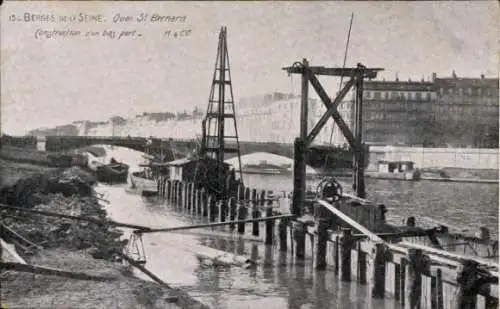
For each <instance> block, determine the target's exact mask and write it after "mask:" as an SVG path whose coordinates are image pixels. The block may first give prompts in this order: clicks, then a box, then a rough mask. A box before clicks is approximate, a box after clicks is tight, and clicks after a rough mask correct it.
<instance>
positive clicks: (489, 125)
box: [363, 72, 499, 148]
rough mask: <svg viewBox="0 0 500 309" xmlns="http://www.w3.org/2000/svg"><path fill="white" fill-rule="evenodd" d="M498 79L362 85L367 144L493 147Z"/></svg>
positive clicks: (439, 79)
mask: <svg viewBox="0 0 500 309" xmlns="http://www.w3.org/2000/svg"><path fill="white" fill-rule="evenodd" d="M498 91H499V88H498V78H485V77H484V75H483V76H481V77H480V78H459V77H457V76H456V74H455V72H453V74H452V77H449V78H438V77H437V75H436V74H433V78H432V81H431V82H425V81H420V82H414V81H399V80H397V79H396V81H367V82H365V83H364V95H363V96H364V105H363V118H364V122H363V126H364V128H363V131H364V138H365V141H367V142H370V143H380V144H391V145H407V146H417V145H418V146H421V145H423V146H455V147H484V148H497V147H498V120H499V118H498V117H499V101H498Z"/></svg>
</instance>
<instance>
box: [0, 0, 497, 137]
mask: <svg viewBox="0 0 500 309" xmlns="http://www.w3.org/2000/svg"><path fill="white" fill-rule="evenodd" d="M498 12H499V10H498V4H497V2H496V1H476V2H466V1H460V2H451V1H441V2H439V1H425V2H335V1H329V2H320V1H318V2H308V3H306V2H108V1H106V3H102V2H86V1H85V2H83V1H82V2H52V3H48V2H42V1H36V2H10V1H7V2H6V3H4V4H3V5H2V7H1V19H0V21H1V24H0V29H1V33H0V34H1V36H0V49H1V55H0V61H1V62H0V65H1V81H0V83H1V84H0V86H1V88H0V91H1V92H0V99H1V101H0V102H1V116H0V117H1V118H0V119H1V128H2V132H3V133H6V134H14V135H21V134H25V133H26V132H27V131H28V130H31V129H34V128H40V127H54V126H56V125H62V124H67V123H71V122H73V121H76V120H96V121H98V120H107V119H109V117H111V116H114V115H120V116H122V117H134V116H135V115H136V114H141V113H143V112H166V111H173V112H176V111H183V110H188V111H191V110H192V109H193V108H194V107H195V106H198V107H202V108H203V109H205V108H206V106H207V104H208V96H209V93H210V87H211V81H212V76H213V70H214V65H215V56H216V50H217V43H218V42H217V40H218V39H217V36H218V33H219V30H220V27H221V26H227V36H228V49H229V57H230V65H231V75H232V82H233V91H234V97H235V101H236V103H237V102H238V100H239V99H241V98H245V97H251V96H254V95H259V94H265V93H269V92H275V91H279V92H287V93H289V92H293V93H295V94H298V93H299V91H300V76H298V75H295V76H291V77H290V76H288V74H287V73H286V72H284V71H282V70H281V68H282V67H284V66H289V65H291V64H292V63H294V62H296V61H300V60H301V59H302V58H307V59H308V61H309V63H310V64H311V65H318V66H339V67H341V66H342V62H343V58H344V50H345V44H346V39H347V32H348V28H349V21H350V18H351V14H352V13H353V14H354V20H353V26H352V32H351V39H350V45H349V52H348V55H347V66H355V65H356V63H358V62H361V63H363V64H364V65H366V66H368V67H382V68H384V69H385V70H384V71H383V72H382V73H380V74H379V77H378V78H379V79H382V78H384V79H386V80H394V79H395V77H396V75H397V76H398V77H399V79H400V80H406V79H409V78H411V79H412V80H420V79H422V78H424V79H426V80H430V78H431V76H432V73H433V72H436V73H437V75H438V76H441V77H443V76H446V77H448V76H451V74H452V71H453V70H455V72H456V74H457V75H458V76H459V77H460V76H467V77H479V76H480V75H481V74H485V75H486V76H490V77H498V55H499V54H498V26H499V24H498V21H499V19H498V17H499V16H498V14H499V13H498ZM25 13H33V14H54V15H56V17H58V16H60V15H73V14H79V13H86V14H89V15H90V14H96V15H97V14H102V15H103V16H104V19H105V21H104V22H101V23H78V22H76V23H69V22H66V23H64V22H57V23H50V22H25V21H24V20H23V18H24V14H25ZM141 13H144V14H149V17H150V16H151V15H153V14H155V13H156V14H159V15H177V16H186V19H185V21H184V22H183V23H176V24H169V23H161V22H151V21H149V22H144V23H139V22H137V21H135V18H137V17H139V16H140V14H141ZM116 14H120V15H121V16H133V17H134V21H133V22H119V23H114V22H113V18H114V17H115V16H116ZM12 15H15V16H16V18H18V19H21V21H10V20H9V17H11V16H12ZM51 29H56V30H64V29H71V30H80V31H82V34H83V33H86V32H87V31H93V32H98V33H99V34H100V35H101V34H102V32H103V31H104V30H106V31H110V30H112V31H115V32H118V33H120V32H121V31H124V30H125V31H134V30H135V31H137V32H136V33H141V35H142V36H141V37H130V36H129V37H122V38H120V39H117V38H116V37H115V38H114V39H110V38H106V37H85V36H84V35H83V36H81V37H57V38H54V37H53V38H51V39H47V38H40V37H38V38H37V37H36V35H35V34H36V33H40V32H39V30H51ZM184 29H190V30H191V34H190V35H189V36H187V37H183V38H177V39H173V38H168V37H166V36H164V33H165V32H166V31H168V30H170V31H175V30H184ZM320 80H321V81H322V82H323V83H324V86H325V88H326V89H327V90H328V91H329V92H330V93H331V94H332V95H333V94H334V92H335V91H337V90H338V82H339V81H338V80H337V79H335V78H332V77H328V78H320ZM312 92H313V91H312V90H311V91H310V93H312ZM312 96H313V97H314V95H312Z"/></svg>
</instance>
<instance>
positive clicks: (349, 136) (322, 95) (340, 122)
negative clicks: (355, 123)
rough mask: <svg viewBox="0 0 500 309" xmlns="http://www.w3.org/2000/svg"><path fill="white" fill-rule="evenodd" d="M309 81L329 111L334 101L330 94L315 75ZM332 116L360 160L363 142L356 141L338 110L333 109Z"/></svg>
mask: <svg viewBox="0 0 500 309" xmlns="http://www.w3.org/2000/svg"><path fill="white" fill-rule="evenodd" d="M309 81H310V82H311V85H312V86H313V88H314V90H316V93H317V94H318V96H319V97H320V98H321V100H322V101H323V104H324V105H325V107H326V108H328V109H329V108H330V106H332V101H331V100H330V98H329V97H328V94H327V93H326V91H325V89H323V87H322V86H321V83H320V82H319V80H318V78H317V77H316V76H315V75H313V74H309ZM331 116H332V118H333V120H335V122H336V123H337V125H338V126H339V128H340V131H342V134H344V136H345V138H346V139H347V142H348V143H349V146H351V148H353V149H354V153H355V155H356V157H357V158H359V153H361V152H362V151H363V150H362V147H361V141H356V138H355V137H354V135H353V134H352V132H351V130H350V129H349V127H348V126H347V124H346V123H345V121H344V119H342V116H340V114H339V112H338V111H337V110H336V109H333V110H332V111H331ZM358 152H359V153H358Z"/></svg>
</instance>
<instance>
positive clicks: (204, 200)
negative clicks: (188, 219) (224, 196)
mask: <svg viewBox="0 0 500 309" xmlns="http://www.w3.org/2000/svg"><path fill="white" fill-rule="evenodd" d="M202 192H203V194H202V202H201V206H202V207H203V214H202V215H203V217H204V218H206V217H208V213H209V207H208V204H209V203H210V200H209V198H210V196H209V195H208V193H207V191H205V189H202Z"/></svg>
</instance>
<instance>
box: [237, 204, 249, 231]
mask: <svg viewBox="0 0 500 309" xmlns="http://www.w3.org/2000/svg"><path fill="white" fill-rule="evenodd" d="M237 216H238V220H245V219H246V218H247V208H246V207H245V204H244V203H240V205H239V206H238V214H237ZM238 234H242V235H243V234H245V223H239V224H238Z"/></svg>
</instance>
